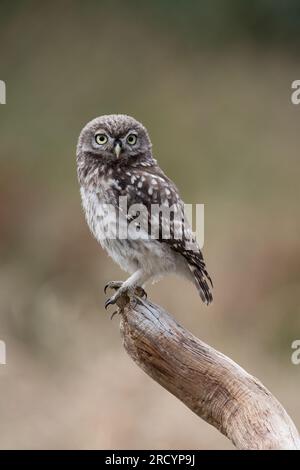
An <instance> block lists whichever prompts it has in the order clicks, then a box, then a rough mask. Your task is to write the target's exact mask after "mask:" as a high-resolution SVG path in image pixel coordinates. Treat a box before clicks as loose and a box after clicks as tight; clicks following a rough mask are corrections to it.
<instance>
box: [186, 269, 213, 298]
mask: <svg viewBox="0 0 300 470" xmlns="http://www.w3.org/2000/svg"><path fill="white" fill-rule="evenodd" d="M190 269H191V271H192V273H193V274H194V278H195V284H196V287H197V289H198V292H199V295H200V297H201V299H202V301H203V302H204V303H205V304H206V305H209V304H210V303H211V302H212V300H213V296H212V292H211V288H212V287H213V283H212V280H211V278H210V275H209V274H208V272H207V271H206V269H205V266H203V267H201V268H195V266H190Z"/></svg>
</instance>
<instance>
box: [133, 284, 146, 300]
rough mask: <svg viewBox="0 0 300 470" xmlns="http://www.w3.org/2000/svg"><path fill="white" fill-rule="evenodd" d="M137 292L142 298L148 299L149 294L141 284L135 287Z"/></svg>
mask: <svg viewBox="0 0 300 470" xmlns="http://www.w3.org/2000/svg"><path fill="white" fill-rule="evenodd" d="M135 294H136V295H137V296H138V297H140V298H141V299H147V297H148V295H147V292H146V291H145V289H144V288H143V287H141V286H138V287H136V288H135Z"/></svg>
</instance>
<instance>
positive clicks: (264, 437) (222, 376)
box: [119, 297, 300, 449]
mask: <svg viewBox="0 0 300 470" xmlns="http://www.w3.org/2000/svg"><path fill="white" fill-rule="evenodd" d="M119 309H120V313H121V324H120V328H121V333H122V337H123V343H124V347H125V349H126V351H127V352H128V354H129V355H130V356H131V358H132V359H133V360H134V361H135V362H136V363H137V364H138V365H139V366H140V367H141V368H142V369H143V370H144V371H145V372H146V373H147V374H148V375H149V376H150V377H152V378H153V379H154V380H155V381H156V382H158V383H159V384H160V385H162V386H163V387H164V388H166V389H167V390H168V391H169V392H171V393H172V394H173V395H175V396H176V397H177V398H179V400H181V401H182V402H183V403H184V404H185V405H186V406H188V407H189V408H190V409H191V410H192V411H193V412H194V413H196V414H197V415H198V416H200V418H202V419H204V420H205V421H207V422H208V423H210V424H212V425H213V426H214V427H216V428H217V429H218V430H219V431H220V432H222V433H223V434H225V436H227V437H228V438H229V439H230V440H231V441H232V442H233V444H234V445H235V447H236V448H238V449H300V438H299V434H298V431H297V429H296V427H295V425H294V423H293V421H292V420H291V418H290V417H289V415H288V414H287V413H286V411H285V410H284V408H283V407H282V405H281V404H280V403H279V402H278V401H277V400H276V398H275V397H274V396H273V395H272V394H271V393H270V392H269V391H268V390H267V389H266V388H265V387H264V386H263V385H262V383H261V382H260V381H259V380H257V379H256V378H255V377H253V376H252V375H250V374H248V373H247V372H246V371H245V370H244V369H242V368H241V367H240V366H239V365H238V364H236V363H235V362H233V361H232V360H231V359H229V358H228V357H226V356H225V355H224V354H221V353H220V352H218V351H216V350H215V349H213V348H212V347H210V346H208V345H207V344H205V343H203V342H202V341H200V340H199V339H198V338H196V337H195V336H193V335H192V334H191V333H190V332H189V331H187V330H185V329H184V328H183V327H182V326H180V325H179V324H178V323H177V322H176V321H175V319H174V318H173V317H172V316H171V315H170V314H169V313H167V312H166V311H165V310H163V309H162V308H161V307H159V306H158V305H154V304H153V303H151V302H149V301H145V300H142V299H139V298H132V299H131V300H130V301H129V299H128V297H126V298H124V297H123V298H121V299H120V301H119Z"/></svg>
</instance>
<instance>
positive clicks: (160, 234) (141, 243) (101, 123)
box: [77, 114, 212, 307]
mask: <svg viewBox="0 0 300 470" xmlns="http://www.w3.org/2000/svg"><path fill="white" fill-rule="evenodd" d="M151 148H152V145H151V141H150V138H149V135H148V132H147V130H146V129H145V127H144V126H143V125H142V124H140V123H139V122H138V121H136V120H135V119H133V118H132V117H130V116H126V115H122V114H116V115H109V116H100V117H98V118H96V119H94V120H92V121H91V122H89V123H88V124H87V125H86V126H85V127H84V128H83V129H82V131H81V133H80V136H79V139H78V144H77V171H78V179H79V184H80V192H81V198H82V205H83V209H84V212H85V216H86V220H87V223H88V225H89V228H90V230H91V232H92V233H93V235H94V236H95V238H96V239H97V240H98V241H99V243H100V244H101V245H102V247H103V248H105V249H106V250H107V252H108V253H109V255H110V256H111V257H112V258H113V259H114V260H115V261H116V262H117V263H118V264H119V265H120V267H121V268H122V269H124V270H125V271H127V272H128V273H130V276H129V278H128V279H127V280H126V281H124V282H119V281H112V282H109V283H108V284H107V285H106V286H105V292H106V289H107V288H111V289H114V290H116V292H115V293H114V295H113V296H112V297H111V298H110V299H108V300H107V301H106V304H105V307H107V306H108V305H110V304H114V303H116V301H117V299H118V298H119V297H120V296H121V295H123V294H125V293H128V294H130V293H136V292H140V294H142V293H145V292H144V290H143V286H144V284H145V283H146V282H147V281H155V280H157V279H159V278H160V277H162V276H164V275H166V274H169V273H176V274H179V275H182V276H184V277H185V278H187V279H189V280H191V281H192V282H193V283H194V284H195V286H196V287H197V289H198V292H199V295H200V297H201V299H202V300H203V302H205V303H206V304H209V303H210V302H211V301H212V294H211V289H210V286H209V284H211V285H212V282H211V279H210V276H209V274H208V272H207V270H206V267H205V263H204V259H203V256H202V253H201V251H200V248H199V246H198V245H197V242H196V240H195V238H194V237H193V234H192V230H191V228H190V226H189V224H188V222H187V221H186V220H185V217H184V203H183V201H182V200H181V198H180V196H179V193H178V190H177V188H176V186H175V184H174V183H173V182H172V181H171V180H170V179H169V178H168V177H167V176H166V175H165V174H164V172H163V171H162V170H161V169H160V167H159V166H158V164H157V161H156V160H155V159H154V158H153V156H152V151H151ZM125 200H126V205H124V204H125ZM143 208H145V209H146V211H144V210H142V209H143ZM153 208H156V209H157V208H158V211H157V210H156V212H155V211H152V209H153ZM170 209H171V210H170ZM153 213H154V215H153ZM125 226H126V227H127V229H128V230H127V231H126V230H125V231H124V227H125ZM126 227H125V228H126ZM129 228H130V229H131V230H129ZM179 229H180V230H179ZM121 232H122V233H121ZM153 234H154V235H153ZM178 234H179V235H178Z"/></svg>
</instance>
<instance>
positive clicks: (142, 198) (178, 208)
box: [131, 166, 213, 304]
mask: <svg viewBox="0 0 300 470" xmlns="http://www.w3.org/2000/svg"><path fill="white" fill-rule="evenodd" d="M137 180H138V183H137V186H136V187H135V188H134V190H133V191H132V193H131V194H132V197H131V199H132V202H133V203H141V204H143V205H144V206H146V207H147V212H148V233H149V235H150V234H151V233H156V234H158V236H157V237H155V238H156V240H158V241H160V242H161V243H166V244H168V246H169V247H170V248H171V249H172V250H174V251H175V252H176V253H179V254H180V255H182V256H183V257H184V258H185V259H186V261H187V263H188V267H189V269H190V270H191V272H192V274H193V275H194V278H195V281H196V285H197V287H198V291H199V294H200V296H201V299H202V300H203V302H205V303H207V304H209V303H210V302H211V301H212V293H211V288H210V285H211V287H212V285H213V284H212V280H211V278H210V276H209V274H208V272H207V269H206V265H205V262H204V259H203V255H202V252H201V250H200V248H199V245H198V243H197V241H196V239H195V237H194V236H193V232H192V229H191V227H190V225H189V222H188V221H187V218H186V215H185V211H184V203H183V201H182V200H181V198H180V196H179V192H178V189H177V187H176V186H175V184H174V183H173V182H172V181H171V180H170V179H169V178H168V177H167V176H166V175H165V174H164V173H163V171H162V170H161V169H160V168H159V167H158V166H155V167H151V168H147V169H145V168H141V169H139V173H138V176H137ZM155 206H159V207H160V208H162V209H164V208H165V209H166V210H162V211H160V212H159V217H155V216H153V212H154V214H155V211H154V210H153V208H154V207H155ZM170 208H172V209H173V210H174V213H173V211H172V212H171V218H170V210H169V209H170ZM172 214H173V215H172ZM166 234H167V236H165V235H166ZM209 284H210V285H209Z"/></svg>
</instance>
